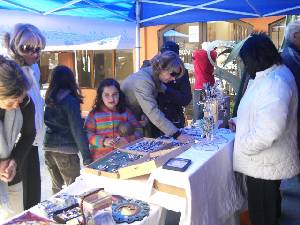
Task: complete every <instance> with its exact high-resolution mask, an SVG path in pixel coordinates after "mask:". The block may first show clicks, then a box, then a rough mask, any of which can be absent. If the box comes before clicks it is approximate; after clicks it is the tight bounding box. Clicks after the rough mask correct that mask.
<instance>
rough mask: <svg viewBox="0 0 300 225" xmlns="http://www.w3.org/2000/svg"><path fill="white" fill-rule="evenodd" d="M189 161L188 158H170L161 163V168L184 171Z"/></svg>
mask: <svg viewBox="0 0 300 225" xmlns="http://www.w3.org/2000/svg"><path fill="white" fill-rule="evenodd" d="M191 163H192V161H191V160H190V159H183V158H171V159H169V160H168V161H167V162H166V163H165V164H164V165H163V169H167V170H175V171H180V172H184V171H186V169H187V168H188V167H189V166H190V165H191Z"/></svg>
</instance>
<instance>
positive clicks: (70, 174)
mask: <svg viewBox="0 0 300 225" xmlns="http://www.w3.org/2000/svg"><path fill="white" fill-rule="evenodd" d="M82 98H83V97H82V95H81V92H80V89H79V88H78V85H77V84H76V81H75V78H74V74H73V72H72V71H71V69H69V68H68V67H66V66H57V67H55V68H54V69H53V71H52V72H51V74H50V84H49V88H48V89H47V92H46V96H45V102H46V109H45V116H44V120H45V124H46V135H45V140H44V150H45V162H46V165H47V167H48V170H49V172H50V175H51V177H52V191H53V193H57V192H59V191H60V190H61V189H62V186H63V185H64V184H66V185H70V184H71V183H73V182H74V181H75V178H76V177H77V176H79V175H80V160H79V157H78V151H80V153H81V155H82V159H83V165H88V164H90V163H91V162H92V159H91V155H90V152H89V145H88V140H87V137H86V133H85V131H84V128H83V122H82V118H81V113H80V103H82Z"/></svg>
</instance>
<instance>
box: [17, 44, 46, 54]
mask: <svg viewBox="0 0 300 225" xmlns="http://www.w3.org/2000/svg"><path fill="white" fill-rule="evenodd" d="M21 50H22V52H23V53H25V54H34V53H40V52H41V50H42V49H41V48H40V47H33V46H30V45H22V46H21Z"/></svg>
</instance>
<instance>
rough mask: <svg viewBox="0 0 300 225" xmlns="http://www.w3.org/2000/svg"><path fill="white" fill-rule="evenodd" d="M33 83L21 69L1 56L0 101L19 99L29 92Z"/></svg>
mask: <svg viewBox="0 0 300 225" xmlns="http://www.w3.org/2000/svg"><path fill="white" fill-rule="evenodd" d="M30 86H31V83H30V82H29V80H28V79H27V77H26V75H25V74H24V72H23V71H22V69H21V67H20V66H19V65H18V64H17V63H16V62H15V61H13V60H9V59H6V58H5V57H3V56H2V55H0V100H4V99H7V98H18V97H20V96H22V95H23V94H24V92H26V91H27V90H29V88H30Z"/></svg>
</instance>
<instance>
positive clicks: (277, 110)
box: [231, 33, 300, 225]
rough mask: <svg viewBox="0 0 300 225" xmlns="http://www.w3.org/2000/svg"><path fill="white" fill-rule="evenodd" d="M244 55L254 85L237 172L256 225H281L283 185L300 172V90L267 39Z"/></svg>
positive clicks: (241, 121)
mask: <svg viewBox="0 0 300 225" xmlns="http://www.w3.org/2000/svg"><path fill="white" fill-rule="evenodd" d="M239 55H240V57H241V59H242V61H243V63H244V64H245V69H246V72H247V73H248V74H249V75H250V77H251V79H250V80H249V83H248V87H247V89H246V91H245V94H244V95H243V97H242V99H241V101H240V104H239V107H238V111H237V117H236V122H235V126H236V136H235V143H234V154H233V167H234V170H235V171H237V172H240V173H242V174H244V175H245V176H246V186H247V189H248V209H249V214H250V220H251V224H252V225H278V224H279V223H278V221H279V219H278V218H279V217H280V210H281V197H280V191H279V186H280V181H281V180H282V179H286V178H290V177H293V176H295V175H296V174H297V173H298V172H299V170H300V162H299V157H298V155H297V138H296V136H297V122H296V121H297V99H298V97H297V96H298V94H297V87H296V83H295V80H294V77H293V75H292V73H291V72H290V70H289V69H288V68H287V67H286V66H284V65H283V64H281V61H282V60H281V58H280V55H279V53H278V52H277V49H276V47H275V46H274V44H273V43H272V41H271V40H270V38H269V37H268V36H267V35H266V34H264V33H254V34H252V35H251V36H250V37H249V38H248V39H247V40H246V41H245V43H244V45H243V46H242V48H241V50H240V53H239ZM231 123H232V121H231Z"/></svg>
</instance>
